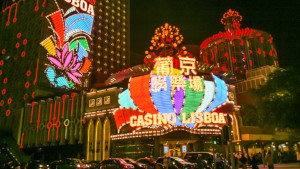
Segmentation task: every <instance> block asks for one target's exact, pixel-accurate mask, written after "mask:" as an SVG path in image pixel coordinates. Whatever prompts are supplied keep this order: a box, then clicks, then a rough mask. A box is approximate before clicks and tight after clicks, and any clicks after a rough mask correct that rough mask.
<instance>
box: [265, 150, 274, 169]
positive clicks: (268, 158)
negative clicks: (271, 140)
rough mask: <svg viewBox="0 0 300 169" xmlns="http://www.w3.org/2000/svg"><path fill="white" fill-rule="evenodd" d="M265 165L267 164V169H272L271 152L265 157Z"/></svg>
mask: <svg viewBox="0 0 300 169" xmlns="http://www.w3.org/2000/svg"><path fill="white" fill-rule="evenodd" d="M266 163H267V165H268V168H269V169H274V163H273V156H272V153H271V151H269V152H268V154H267V156H266Z"/></svg>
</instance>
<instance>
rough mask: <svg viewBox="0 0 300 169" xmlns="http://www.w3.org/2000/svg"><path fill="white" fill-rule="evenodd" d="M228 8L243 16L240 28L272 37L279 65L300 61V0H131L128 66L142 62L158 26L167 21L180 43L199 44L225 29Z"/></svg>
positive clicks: (293, 63) (293, 64)
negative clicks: (181, 40)
mask: <svg viewBox="0 0 300 169" xmlns="http://www.w3.org/2000/svg"><path fill="white" fill-rule="evenodd" d="M228 9H232V10H236V11H238V12H239V13H240V15H242V17H243V20H242V22H241V27H242V28H245V27H249V28H253V29H259V30H263V31H265V32H268V33H270V34H271V35H272V36H273V38H274V40H273V43H274V44H275V47H276V49H277V53H278V58H279V65H280V67H283V68H287V67H289V66H296V65H298V64H299V63H300V59H299V58H300V41H299V40H300V29H299V26H300V14H299V13H300V0H282V1H278V0H260V1H256V0H240V1H234V0H232V1H228V0H131V5H130V22H131V23H130V34H131V35H130V38H131V40H130V43H131V44H130V45H131V65H137V64H141V63H143V58H144V56H145V54H144V51H145V50H147V49H148V48H149V46H150V40H151V38H152V36H153V35H154V31H155V29H156V28H157V27H160V26H162V25H164V23H169V24H171V25H172V26H176V27H178V28H179V30H180V33H181V34H182V35H183V37H184V40H183V42H182V44H183V45H186V44H196V45H200V44H201V43H202V42H203V40H205V39H206V38H208V37H210V36H212V35H213V34H216V33H218V32H219V31H224V26H223V25H222V24H221V22H220V20H221V18H222V16H223V14H224V13H225V12H226V11H227V10H228Z"/></svg>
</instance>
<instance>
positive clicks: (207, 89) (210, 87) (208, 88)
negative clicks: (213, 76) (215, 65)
mask: <svg viewBox="0 0 300 169" xmlns="http://www.w3.org/2000/svg"><path fill="white" fill-rule="evenodd" d="M215 88H216V87H215V83H214V82H212V81H207V80H204V98H203V100H202V103H201V105H200V106H199V108H198V109H197V110H196V112H203V111H204V110H205V109H206V108H207V107H208V105H209V104H210V103H211V101H212V100H213V98H214V94H215Z"/></svg>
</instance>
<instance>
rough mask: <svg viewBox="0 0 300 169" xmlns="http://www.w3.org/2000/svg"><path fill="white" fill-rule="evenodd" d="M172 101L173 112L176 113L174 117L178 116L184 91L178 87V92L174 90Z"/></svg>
mask: <svg viewBox="0 0 300 169" xmlns="http://www.w3.org/2000/svg"><path fill="white" fill-rule="evenodd" d="M173 100H174V110H175V111H176V115H177V116H178V115H179V114H180V112H181V109H182V107H183V102H184V90H183V89H182V88H181V87H180V90H177V89H176V90H175V94H174V97H173Z"/></svg>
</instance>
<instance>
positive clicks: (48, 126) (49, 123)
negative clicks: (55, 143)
mask: <svg viewBox="0 0 300 169" xmlns="http://www.w3.org/2000/svg"><path fill="white" fill-rule="evenodd" d="M51 113H52V104H50V114H49V122H48V124H47V128H48V141H49V138H50V129H51V128H52V123H51Z"/></svg>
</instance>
